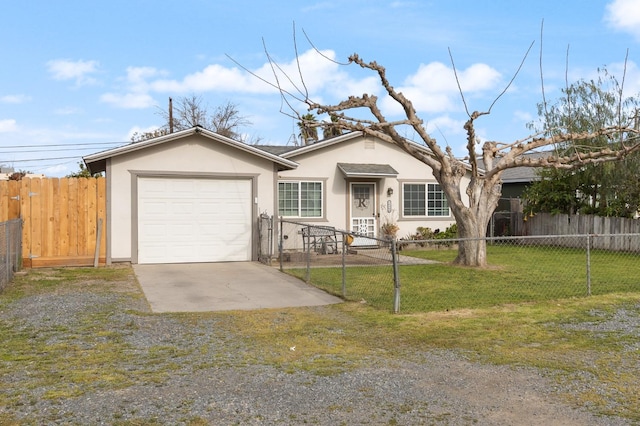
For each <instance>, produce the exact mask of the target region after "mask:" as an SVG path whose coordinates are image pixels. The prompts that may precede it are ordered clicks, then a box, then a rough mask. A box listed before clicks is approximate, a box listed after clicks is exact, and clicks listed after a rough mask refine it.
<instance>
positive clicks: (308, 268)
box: [302, 227, 311, 284]
mask: <svg viewBox="0 0 640 426" xmlns="http://www.w3.org/2000/svg"><path fill="white" fill-rule="evenodd" d="M308 229H309V231H308V232H309V236H308V239H307V272H306V274H305V276H304V282H306V283H307V284H309V281H311V227H309V228H308ZM302 238H303V239H304V236H303V237H302Z"/></svg>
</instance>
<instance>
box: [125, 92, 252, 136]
mask: <svg viewBox="0 0 640 426" xmlns="http://www.w3.org/2000/svg"><path fill="white" fill-rule="evenodd" d="M171 104H172V105H173V107H172V108H169V109H168V110H163V109H161V110H160V112H159V114H160V116H162V118H163V119H164V121H165V124H164V125H163V126H162V127H160V128H159V129H156V130H154V131H152V132H146V133H142V134H138V133H136V134H134V135H133V137H132V138H131V139H132V141H133V142H140V141H143V140H147V139H151V138H154V137H158V136H164V135H167V134H169V133H171V131H180V130H185V129H190V128H191V127H195V126H201V127H204V128H205V129H207V130H211V131H213V132H216V133H218V134H219V135H222V136H226V137H228V138H230V139H234V140H237V141H242V142H246V143H257V142H259V140H260V138H259V137H257V138H255V137H254V138H248V137H245V136H244V135H243V134H242V133H241V132H240V130H241V129H242V128H243V127H246V126H250V125H251V121H249V120H248V119H247V117H245V116H243V115H241V114H240V111H239V110H238V105H237V104H235V103H233V102H230V101H227V102H226V103H224V104H222V105H219V106H217V107H216V108H215V109H214V111H213V112H212V113H210V112H209V108H208V106H207V105H206V104H205V103H204V102H203V100H202V97H200V96H197V95H189V96H186V97H181V98H178V99H177V100H176V102H175V103H173V102H171Z"/></svg>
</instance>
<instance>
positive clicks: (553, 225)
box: [525, 213, 640, 235]
mask: <svg viewBox="0 0 640 426" xmlns="http://www.w3.org/2000/svg"><path fill="white" fill-rule="evenodd" d="M638 233H640V220H638V219H627V218H624V217H601V216H592V215H568V214H550V213H536V214H535V215H534V216H533V217H530V218H527V220H526V223H525V235H585V234H638Z"/></svg>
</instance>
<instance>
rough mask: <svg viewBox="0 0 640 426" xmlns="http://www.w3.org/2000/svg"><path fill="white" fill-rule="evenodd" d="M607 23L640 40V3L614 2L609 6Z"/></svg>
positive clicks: (619, 0) (606, 15)
mask: <svg viewBox="0 0 640 426" xmlns="http://www.w3.org/2000/svg"><path fill="white" fill-rule="evenodd" d="M605 21H607V22H608V23H609V24H610V25H611V26H612V27H614V28H616V29H618V30H620V31H626V32H628V33H630V34H632V35H633V36H635V37H637V38H640V2H638V0H614V1H613V2H611V3H609V4H607V7H606V14H605Z"/></svg>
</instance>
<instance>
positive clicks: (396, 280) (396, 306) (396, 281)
mask: <svg viewBox="0 0 640 426" xmlns="http://www.w3.org/2000/svg"><path fill="white" fill-rule="evenodd" d="M390 243H391V260H392V261H393V313H394V314H397V313H398V312H400V274H399V271H398V250H397V248H396V239H395V238H393V239H392V240H391V241H390Z"/></svg>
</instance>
